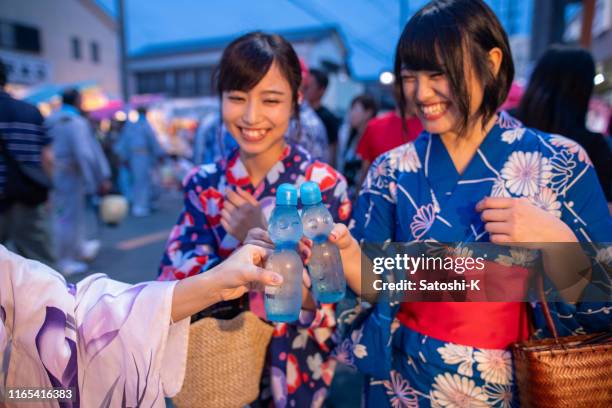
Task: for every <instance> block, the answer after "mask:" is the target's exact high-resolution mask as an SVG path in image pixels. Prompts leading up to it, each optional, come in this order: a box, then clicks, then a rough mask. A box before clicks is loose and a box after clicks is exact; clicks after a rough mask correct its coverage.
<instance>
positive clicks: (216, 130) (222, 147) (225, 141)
mask: <svg viewBox="0 0 612 408" xmlns="http://www.w3.org/2000/svg"><path fill="white" fill-rule="evenodd" d="M236 147H238V144H237V143H236V141H235V140H234V138H233V137H232V135H231V134H230V133H229V132H228V131H227V129H226V128H225V126H224V125H223V121H222V120H221V115H220V113H219V112H218V111H216V112H212V113H209V114H208V115H206V116H204V117H203V118H202V120H201V121H200V124H199V125H198V129H197V130H196V134H195V138H194V140H193V158H192V162H193V164H194V166H199V165H201V164H210V163H215V162H218V161H219V160H223V159H224V158H225V156H226V155H227V153H228V152H230V151H232V150H233V149H235V148H236Z"/></svg>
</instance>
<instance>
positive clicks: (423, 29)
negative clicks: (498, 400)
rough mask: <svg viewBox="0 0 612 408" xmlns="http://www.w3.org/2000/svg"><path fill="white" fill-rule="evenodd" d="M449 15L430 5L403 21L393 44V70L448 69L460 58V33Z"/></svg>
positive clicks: (442, 70)
mask: <svg viewBox="0 0 612 408" xmlns="http://www.w3.org/2000/svg"><path fill="white" fill-rule="evenodd" d="M450 17H451V16H449V15H447V14H446V13H444V12H443V10H440V9H436V8H432V9H430V10H428V11H427V12H425V13H422V14H421V15H419V16H415V17H414V18H413V19H411V20H410V21H409V22H408V24H407V25H406V27H405V29H404V32H403V33H402V36H401V38H400V42H399V44H398V46H397V53H396V56H395V63H396V70H398V72H397V73H398V74H399V71H401V70H402V69H408V70H411V71H433V72H441V73H445V74H446V73H448V70H449V68H450V66H452V65H455V64H454V63H455V62H461V63H462V61H463V47H462V33H461V32H460V31H459V30H458V29H457V27H456V23H455V22H453V21H452V19H451V18H450Z"/></svg>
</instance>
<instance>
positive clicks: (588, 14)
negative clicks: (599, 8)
mask: <svg viewBox="0 0 612 408" xmlns="http://www.w3.org/2000/svg"><path fill="white" fill-rule="evenodd" d="M593 18H595V0H582V26H581V28H580V45H581V46H583V47H584V48H591V41H592V39H593V38H592V37H593V36H592V33H591V31H592V29H593Z"/></svg>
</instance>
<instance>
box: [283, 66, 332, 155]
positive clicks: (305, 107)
mask: <svg viewBox="0 0 612 408" xmlns="http://www.w3.org/2000/svg"><path fill="white" fill-rule="evenodd" d="M300 68H301V70H302V82H301V84H300V92H302V93H303V92H304V89H305V88H306V87H307V86H308V81H309V77H308V75H309V74H308V72H309V70H308V65H306V62H304V60H303V59H301V58H300ZM285 138H286V139H287V142H289V143H293V144H298V145H300V146H302V147H303V148H304V149H305V150H306V151H307V152H308V153H309V154H310V156H311V157H312V158H313V159H314V160H321V161H322V162H324V163H329V161H330V157H329V149H328V145H327V132H326V131H325V126H324V125H323V122H322V121H321V119H319V117H318V116H317V114H316V113H315V111H314V110H313V109H312V107H311V106H310V105H309V104H308V102H307V101H301V103H300V112H299V116H298V117H297V118H292V119H291V122H290V123H289V129H287V133H286V135H285Z"/></svg>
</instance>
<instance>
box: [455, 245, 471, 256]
mask: <svg viewBox="0 0 612 408" xmlns="http://www.w3.org/2000/svg"><path fill="white" fill-rule="evenodd" d="M472 255H474V251H472V250H471V249H470V248H468V247H464V246H462V245H457V246H456V247H454V248H452V252H451V253H450V256H452V257H457V258H471V257H472Z"/></svg>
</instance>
